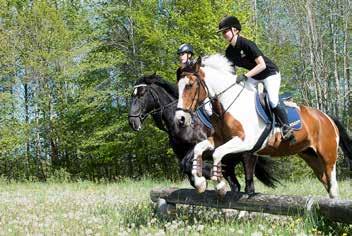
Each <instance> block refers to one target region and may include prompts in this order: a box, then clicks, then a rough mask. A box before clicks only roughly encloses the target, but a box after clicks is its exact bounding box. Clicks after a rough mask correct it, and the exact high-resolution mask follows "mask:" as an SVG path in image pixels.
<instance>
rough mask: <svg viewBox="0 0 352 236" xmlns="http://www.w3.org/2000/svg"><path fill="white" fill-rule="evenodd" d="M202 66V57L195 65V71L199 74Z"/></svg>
mask: <svg viewBox="0 0 352 236" xmlns="http://www.w3.org/2000/svg"><path fill="white" fill-rule="evenodd" d="M201 65H202V57H201V56H199V57H198V58H197V62H196V64H194V71H195V72H198V71H199V68H200V66H201Z"/></svg>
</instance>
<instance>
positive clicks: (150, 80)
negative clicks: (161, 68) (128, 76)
mask: <svg viewBox="0 0 352 236" xmlns="http://www.w3.org/2000/svg"><path fill="white" fill-rule="evenodd" d="M139 84H148V85H151V84H156V85H158V86H160V87H162V88H163V89H165V90H166V92H168V93H169V94H171V96H173V97H175V98H178V90H177V87H176V85H173V84H171V83H169V82H168V81H166V80H164V79H163V78H162V77H161V76H159V75H157V74H152V75H144V76H143V77H142V78H140V79H138V80H137V81H136V83H135V85H139Z"/></svg>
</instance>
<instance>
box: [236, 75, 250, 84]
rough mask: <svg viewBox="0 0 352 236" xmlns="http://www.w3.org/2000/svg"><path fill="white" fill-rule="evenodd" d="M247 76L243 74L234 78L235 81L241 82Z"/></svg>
mask: <svg viewBox="0 0 352 236" xmlns="http://www.w3.org/2000/svg"><path fill="white" fill-rule="evenodd" d="M247 79H248V78H247V76H245V75H239V76H237V78H236V83H240V82H242V81H246V80H247Z"/></svg>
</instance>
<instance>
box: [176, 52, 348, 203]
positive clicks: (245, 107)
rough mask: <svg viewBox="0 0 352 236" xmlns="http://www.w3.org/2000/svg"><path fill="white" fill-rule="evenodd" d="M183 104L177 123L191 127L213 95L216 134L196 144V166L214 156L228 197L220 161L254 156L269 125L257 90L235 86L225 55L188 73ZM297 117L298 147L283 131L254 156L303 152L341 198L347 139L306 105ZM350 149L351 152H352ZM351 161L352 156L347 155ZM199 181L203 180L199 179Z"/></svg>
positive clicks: (181, 88) (199, 185)
mask: <svg viewBox="0 0 352 236" xmlns="http://www.w3.org/2000/svg"><path fill="white" fill-rule="evenodd" d="M178 87H179V93H180V94H179V101H178V105H177V112H176V114H175V117H176V120H177V121H178V122H179V123H180V124H182V125H183V126H188V125H189V124H190V119H191V117H192V112H193V111H194V110H195V109H196V108H197V107H198V106H199V105H200V104H202V102H203V101H204V100H205V99H206V98H207V97H209V99H210V100H211V101H212V104H213V109H214V110H213V111H214V113H215V114H219V115H218V116H214V115H213V116H212V124H213V126H214V127H215V133H214V134H213V135H212V136H211V137H208V139H206V140H203V141H202V142H200V143H198V144H197V145H196V146H195V148H194V149H195V154H194V155H195V156H194V160H195V163H197V161H200V159H201V154H202V153H203V151H205V150H214V152H213V161H214V162H213V171H212V174H213V176H212V179H213V180H216V181H217V183H218V184H217V186H216V189H217V190H218V191H219V193H220V194H223V193H224V190H223V188H224V186H225V184H224V181H223V178H222V176H221V171H220V170H221V166H220V162H221V160H222V158H223V157H224V156H225V155H228V154H230V153H241V152H253V151H252V150H253V148H254V147H255V146H257V142H258V140H260V139H261V134H263V133H264V132H265V129H266V127H267V125H266V124H265V122H264V120H263V119H262V118H261V117H260V116H259V114H258V112H257V108H256V106H255V104H256V102H255V101H256V98H257V97H256V96H257V90H256V88H255V87H254V86H253V85H251V84H249V83H236V75H235V74H234V71H233V68H232V66H231V63H230V62H229V61H228V60H227V59H226V58H225V57H224V56H222V55H219V54H217V55H212V56H209V57H207V58H206V59H205V60H204V61H203V62H202V61H201V60H198V61H197V63H195V64H194V65H193V67H192V68H191V69H189V68H187V70H184V71H183V73H182V76H181V79H180V80H179V82H178ZM297 108H298V113H299V116H300V118H301V123H302V127H301V129H299V130H296V131H294V136H295V140H296V142H295V143H291V142H289V141H285V140H282V138H281V134H280V132H277V130H276V129H274V130H272V132H270V133H269V135H268V136H266V138H265V140H263V142H262V144H261V145H260V146H259V148H258V149H257V150H255V151H254V152H255V154H256V155H258V156H271V157H280V156H288V155H293V154H298V155H299V156H300V157H301V158H303V160H304V161H305V162H306V163H307V164H308V166H310V167H311V168H312V170H313V172H314V173H315V175H316V176H317V178H318V179H319V180H320V181H321V182H322V183H323V185H324V187H325V188H326V190H327V192H328V193H329V196H330V198H336V197H338V185H337V181H336V160H337V152H338V147H339V144H340V146H341V147H342V149H343V151H346V148H344V146H343V145H342V144H343V143H345V140H342V142H340V138H344V137H343V136H341V135H340V134H339V129H338V127H337V126H336V124H335V123H334V121H333V120H332V118H330V117H329V116H328V115H326V114H325V113H323V112H321V111H319V110H317V109H314V108H310V107H306V106H299V107H297ZM347 151H348V150H347ZM345 155H348V156H349V159H352V152H345ZM194 176H195V183H196V187H197V188H199V189H204V187H203V186H204V185H205V184H206V183H204V182H205V179H204V178H200V176H199V175H194ZM197 179H198V180H197Z"/></svg>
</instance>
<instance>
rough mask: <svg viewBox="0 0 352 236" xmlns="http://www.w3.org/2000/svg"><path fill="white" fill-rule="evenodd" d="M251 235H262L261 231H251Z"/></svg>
mask: <svg viewBox="0 0 352 236" xmlns="http://www.w3.org/2000/svg"><path fill="white" fill-rule="evenodd" d="M251 236H263V233H262V232H253V233H252V234H251Z"/></svg>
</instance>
